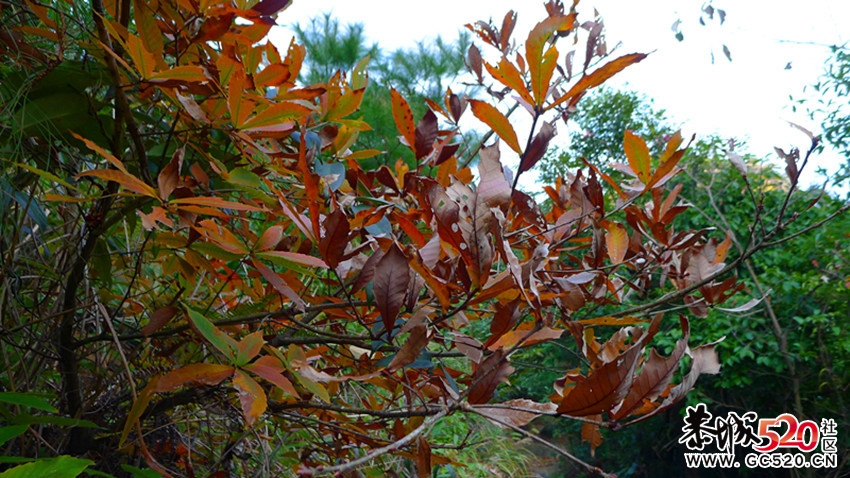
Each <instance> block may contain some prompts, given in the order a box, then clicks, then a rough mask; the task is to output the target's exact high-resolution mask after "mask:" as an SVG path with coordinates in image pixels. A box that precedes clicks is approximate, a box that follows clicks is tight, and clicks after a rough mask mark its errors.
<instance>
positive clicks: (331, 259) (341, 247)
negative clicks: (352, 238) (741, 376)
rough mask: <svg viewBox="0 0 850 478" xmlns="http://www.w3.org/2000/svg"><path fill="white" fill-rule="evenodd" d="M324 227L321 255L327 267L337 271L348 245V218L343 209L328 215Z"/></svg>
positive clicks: (320, 245) (320, 246)
mask: <svg viewBox="0 0 850 478" xmlns="http://www.w3.org/2000/svg"><path fill="white" fill-rule="evenodd" d="M322 227H323V228H324V234H323V235H322V238H321V239H320V240H319V253H320V254H321V255H322V259H324V260H325V263H326V264H327V265H329V266H330V267H331V268H332V269H336V266H338V265H339V263H340V261H341V260H342V256H343V255H344V254H345V246H347V245H348V233H349V225H348V218H347V217H346V216H345V213H344V212H343V211H342V208H337V209H336V210H335V211H334V212H332V213H330V214H328V216H327V217H326V218H325V220H324V221H323V222H322Z"/></svg>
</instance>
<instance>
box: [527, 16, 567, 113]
mask: <svg viewBox="0 0 850 478" xmlns="http://www.w3.org/2000/svg"><path fill="white" fill-rule="evenodd" d="M575 18H576V16H575V14H571V15H556V16H551V17H549V18H547V19H546V20H543V21H542V22H540V23H538V24H537V25H536V26H535V27H534V29H532V30H531V33H529V34H528V40H526V42H525V59H526V61H527V62H528V71H529V73H530V74H531V93H532V94H533V95H534V98H535V100H536V101H535V102H534V104H535V105H538V106H539V105H542V104H543V101H544V100H545V99H546V95H547V93H548V92H549V81H550V80H551V79H552V73H553V72H554V71H555V64H556V63H557V61H558V50H557V49H556V48H555V47H554V46H550V47H548V48H547V49H546V52H545V53H544V52H543V48H544V47H545V46H546V44H547V42H548V41H549V38H551V37H552V34H554V33H555V32H556V31H558V30H569V29H571V28H572V26H573V23H574V22H575Z"/></svg>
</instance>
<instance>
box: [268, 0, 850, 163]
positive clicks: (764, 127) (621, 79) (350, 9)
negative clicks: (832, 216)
mask: <svg viewBox="0 0 850 478" xmlns="http://www.w3.org/2000/svg"><path fill="white" fill-rule="evenodd" d="M712 4H713V6H714V7H715V8H717V9H723V10H725V12H726V21H725V23H724V25H723V26H719V25H718V21H717V17H716V16H715V19H714V21H712V22H709V23H708V25H706V26H702V25H700V24H699V18H700V13H701V8H702V7H703V6H704V2H702V1H699V0H651V1H644V2H636V1H630V0H599V1H595V2H591V1H586V0H585V1H583V2H582V3H581V4H580V7H581V8H582V9H583V10H587V9H589V8H593V7H595V8H597V9H598V10H599V12H600V13H601V15H602V17H603V18H604V21H605V24H606V32H607V37H608V45H609V48H610V47H613V46H614V45H616V44H618V43H620V44H621V45H620V46H619V47H618V50H617V52H618V53H620V54H623V53H631V52H643V53H646V52H652V54H651V55H650V57H649V58H648V59H646V60H644V61H643V62H641V63H639V64H637V65H634V66H631V67H629V68H628V69H626V70H625V71H624V72H623V73H621V74H620V75H618V76H617V77H615V79H614V80H612V81H611V82H610V83H609V84H611V85H613V86H625V87H628V88H631V89H633V90H636V91H639V92H642V93H645V94H647V95H648V96H650V97H651V98H653V99H654V101H655V106H656V107H657V108H663V109H665V110H667V112H668V114H669V115H670V116H671V117H672V119H673V120H674V121H675V122H676V123H678V124H681V125H682V126H683V132H684V133H685V134H686V135H687V136H690V134H693V133H696V134H697V136H704V135H708V134H711V133H718V134H720V135H722V136H724V137H737V138H745V139H747V140H748V143H749V151H750V152H752V153H754V154H757V155H760V156H767V155H772V154H773V146H781V147H784V148H785V149H786V150H787V149H788V148H789V147H791V146H794V145H797V146H799V147H800V148H801V149H803V148H805V147H806V146H807V138H805V137H804V136H802V135H801V134H800V133H797V132H795V130H793V129H791V128H790V127H789V126H788V125H787V123H786V122H785V121H794V122H796V123H799V124H801V125H803V126H805V127H807V128H809V129H810V130H812V131H815V132H816V133H817V129H818V124H817V122H813V121H812V120H810V119H809V118H808V117H807V116H806V114H805V113H804V112H797V113H794V112H792V111H791V104H792V101H791V97H793V98H795V99H799V98H804V97H810V95H809V94H810V93H811V90H812V88H811V85H812V84H814V83H815V82H817V80H818V77H819V76H820V75H821V74H822V73H823V70H824V64H825V61H826V60H827V58H828V57H829V49H828V48H827V47H826V46H821V45H832V44H839V45H841V44H844V43H845V42H847V41H848V40H850V29H847V21H848V19H850V1H844V0H831V1H829V0H807V1H806V2H805V3H804V2H800V1H789V0H779V1H777V0H774V1H770V2H765V1H753V0H750V1H742V0H739V1H734V2H733V1H729V0H720V1H718V0H714V1H713V2H712ZM510 9H514V10H516V11H517V12H518V22H517V26H516V29H515V30H514V35H515V39H516V40H517V41H522V40H523V39H524V38H525V36H526V35H527V32H528V31H529V29H530V28H531V27H532V26H533V25H534V24H536V23H537V22H538V21H540V20H541V19H543V18H544V15H545V10H544V8H543V2H542V1H539V2H538V1H523V2H517V1H508V0H431V1H429V2H390V1H387V0H359V1H356V2H354V1H350V0H310V1H308V0H294V2H293V4H292V5H291V6H290V7H289V8H288V9H287V10H285V11H284V12H283V13H282V14H281V15H280V17H279V18H278V24H280V25H282V26H283V27H281V28H275V29H274V32H273V36H272V38H273V41H274V42H275V43H276V44H278V45H286V44H288V42H289V38H291V36H292V34H291V31H290V30H289V29H288V28H286V26H289V25H292V24H294V23H302V24H306V23H307V22H308V21H309V19H310V18H312V17H315V16H317V15H320V14H322V13H324V12H331V13H332V14H333V16H334V17H336V18H338V19H339V20H340V21H341V23H362V24H363V25H364V26H365V34H366V35H367V37H368V39H369V40H370V42H375V43H378V44H379V45H380V46H381V47H382V49H384V50H393V49H396V48H401V47H410V46H414V45H415V44H416V43H417V42H418V41H422V40H428V39H433V38H435V37H436V36H437V35H440V36H442V37H443V38H446V39H453V38H456V37H457V34H458V32H459V31H460V30H462V29H463V25H464V24H465V23H472V22H475V21H477V20H488V19H490V18H494V19H496V20H497V24H500V23H501V19H502V18H503V17H504V15H505V13H506V12H507V11H508V10H510ZM580 18H581V17H580ZM588 19H590V17H589V16H584V20H588ZM677 20H681V24H680V29H681V31H682V33H683V35H684V41H682V42H679V41H677V40H676V39H675V37H674V32H673V31H672V30H671V26H672V25H673V24H674V22H676V21H677ZM842 22H843V24H842ZM724 44H725V45H727V46H728V48H729V50H730V53H731V56H732V61H731V62H730V61H728V60H727V59H726V57H725V56H724V54H723V52H722V45H724ZM712 53H713V57H714V61H713V63H712ZM308 55H309V52H308ZM789 63H790V69H788V68H787V66H788V65H789ZM559 128H560V133H561V134H560V138H558V137H556V140H558V139H560V140H561V141H563V140H565V138H566V136H567V135H566V134H565V133H566V131H565V130H564V128H563V126H560V127H559ZM505 149H506V148H505ZM839 161H840V159H839V157H838V156H837V155H835V154H834V153H826V154H824V155H823V156H821V157H819V158H817V161H816V163H815V164H817V165H821V166H824V167H828V168H829V167H830V166H835V165H836V164H837V163H838V162H839ZM508 163H510V161H508ZM813 169H814V168H813ZM529 179H530V178H529ZM810 180H811V179H810Z"/></svg>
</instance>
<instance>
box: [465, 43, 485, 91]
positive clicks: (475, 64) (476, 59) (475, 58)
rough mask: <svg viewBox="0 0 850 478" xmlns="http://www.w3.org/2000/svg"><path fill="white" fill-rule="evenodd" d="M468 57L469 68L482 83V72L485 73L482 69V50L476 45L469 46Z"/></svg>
mask: <svg viewBox="0 0 850 478" xmlns="http://www.w3.org/2000/svg"><path fill="white" fill-rule="evenodd" d="M466 57H467V58H468V60H469V68H470V70H472V72H473V73H475V77H476V79H477V80H478V84H479V85H480V84H481V82H482V81H483V78H482V76H481V74H482V73H483V72H482V70H481V65H482V61H481V50H479V49H478V47H477V46H475V45H470V46H469V51H468V52H467V54H466Z"/></svg>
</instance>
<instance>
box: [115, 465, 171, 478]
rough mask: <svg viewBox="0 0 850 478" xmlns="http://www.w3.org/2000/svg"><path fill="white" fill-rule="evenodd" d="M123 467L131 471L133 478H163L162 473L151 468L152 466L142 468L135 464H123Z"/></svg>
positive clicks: (128, 471)
mask: <svg viewBox="0 0 850 478" xmlns="http://www.w3.org/2000/svg"><path fill="white" fill-rule="evenodd" d="M121 469H122V470H124V471H126V472H127V473H131V474H132V475H133V478H161V477H162V475H160V474H159V473H157V472H155V471H153V470H151V469H150V468H145V469H144V470H143V469H141V468H137V467H135V466H133V465H121Z"/></svg>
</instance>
